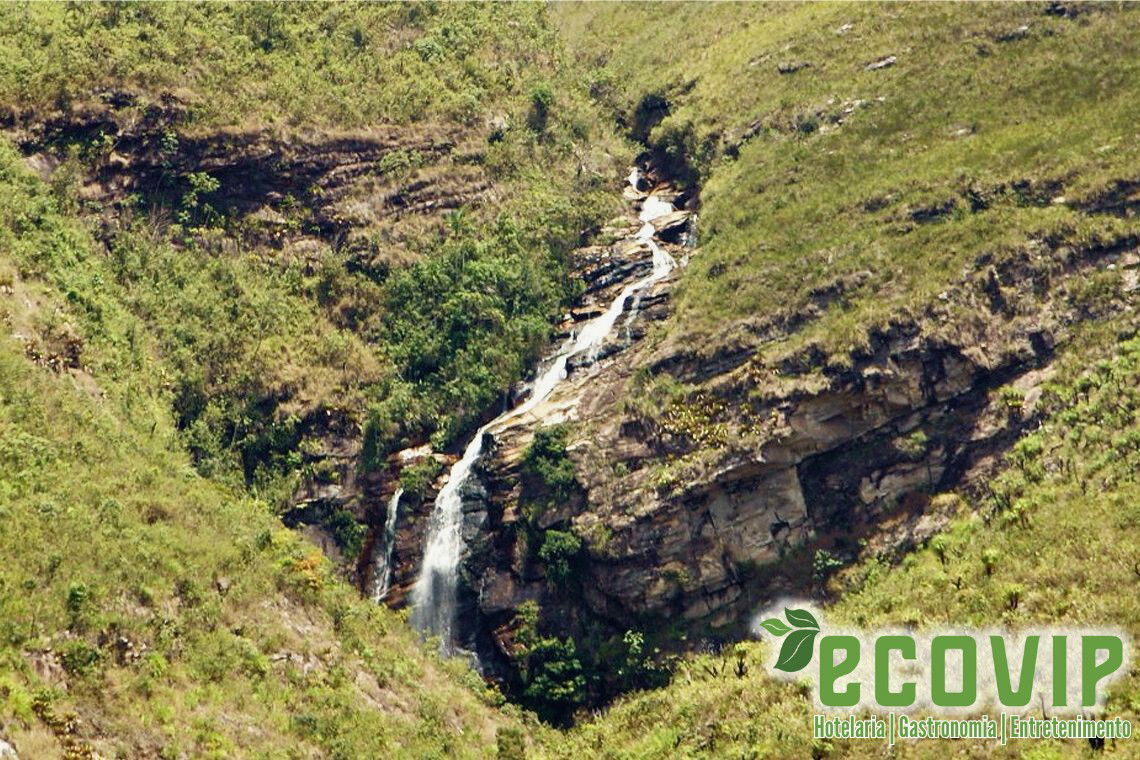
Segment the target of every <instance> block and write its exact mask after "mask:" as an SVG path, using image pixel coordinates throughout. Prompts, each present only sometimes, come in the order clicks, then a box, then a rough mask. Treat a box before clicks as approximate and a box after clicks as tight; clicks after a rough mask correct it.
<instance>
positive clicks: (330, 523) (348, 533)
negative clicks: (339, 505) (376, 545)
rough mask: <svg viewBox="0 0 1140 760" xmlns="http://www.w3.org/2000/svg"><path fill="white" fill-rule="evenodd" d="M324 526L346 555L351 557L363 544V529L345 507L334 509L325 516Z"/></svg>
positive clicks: (354, 555)
mask: <svg viewBox="0 0 1140 760" xmlns="http://www.w3.org/2000/svg"><path fill="white" fill-rule="evenodd" d="M324 527H325V530H327V531H328V532H329V534H330V535H331V536H332V538H333V541H335V542H336V545H337V546H338V547H340V550H341V551H342V552H344V554H345V556H346V557H348V558H350V559H351V558H354V557H356V556H357V555H358V554H360V550H361V549H362V548H363V546H364V534H365V529H364V526H363V525H361V524H360V523H358V522H357V521H356V517H355V516H354V515H353V514H352V513H351V512H349V511H348V510H347V509H338V510H336V511H335V512H333V513H331V514H330V515H329V516H328V517H326V518H325V520H324Z"/></svg>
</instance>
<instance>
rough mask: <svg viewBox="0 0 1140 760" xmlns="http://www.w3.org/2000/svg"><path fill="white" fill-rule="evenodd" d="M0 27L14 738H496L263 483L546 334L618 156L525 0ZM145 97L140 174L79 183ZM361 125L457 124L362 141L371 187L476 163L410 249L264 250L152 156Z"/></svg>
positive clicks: (88, 16) (447, 177) (468, 700)
mask: <svg viewBox="0 0 1140 760" xmlns="http://www.w3.org/2000/svg"><path fill="white" fill-rule="evenodd" d="M0 48H2V54H3V58H4V60H5V62H6V63H9V64H10V65H6V66H5V67H3V69H4V70H3V72H2V73H0V127H2V128H3V129H4V131H5V134H4V136H3V137H0V288H2V289H3V296H2V298H0V313H2V316H3V321H4V330H3V333H4V336H3V338H2V340H0V463H2V467H0V551H2V552H3V556H4V557H5V563H4V567H3V568H0V735H3V736H4V738H6V739H8V740H10V741H12V742H13V743H14V744H15V745H16V746H17V748H18V749H19V750H20V752H21V756H22V757H35V758H39V757H45V758H51V757H63V756H65V755H66V756H68V757H85V756H92V753H97V754H98V755H99V756H101V757H130V758H142V757H338V758H350V757H386V756H408V757H453V756H473V757H478V756H487V755H494V754H495V753H496V751H497V749H496V748H497V742H498V740H497V730H498V729H499V728H503V727H505V728H513V729H515V730H514V732H513V733H512V734H511V736H513V737H515V739H518V738H519V737H521V736H522V734H521V733H520V730H521V727H522V726H523V725H524V721H523V719H522V718H521V717H520V716H519V714H518V713H517V711H514V710H512V709H510V708H506V709H493V705H494V704H496V703H498V702H499V701H500V699H499V697H498V695H497V694H496V693H494V692H489V691H487V690H486V688H485V686H484V685H483V683H482V681H481V680H480V679H478V678H477V677H476V676H474V674H473V673H471V672H470V671H469V669H468V668H467V667H466V665H465V664H463V663H459V662H451V663H442V662H440V661H439V660H438V659H437V658H436V657H435V656H434V655H432V654H430V653H429V651H428V650H426V649H423V648H421V646H420V645H419V644H418V643H417V642H416V641H415V637H414V636H413V635H412V633H411V632H410V630H409V628H408V626H407V624H406V622H405V621H404V620H403V619H402V617H401V616H399V615H396V614H393V613H391V612H389V611H388V610H386V609H378V608H377V607H376V606H375V605H373V604H371V603H369V602H365V601H362V600H360V599H359V595H358V594H357V592H356V591H355V590H353V589H351V588H349V587H348V586H347V585H346V584H345V583H344V582H343V581H342V580H340V579H339V577H338V574H337V572H336V571H335V570H334V569H333V568H332V567H331V566H330V565H329V563H328V562H327V560H325V559H324V558H323V557H322V555H321V554H320V552H319V551H317V550H316V549H314V548H313V547H311V546H309V545H307V544H306V543H304V542H303V541H302V540H301V539H299V538H298V537H297V536H296V535H294V534H293V533H291V532H289V531H287V530H285V529H284V528H282V527H281V524H280V522H279V521H278V520H277V519H276V517H275V516H274V512H275V511H276V510H277V509H278V508H279V507H280V505H281V503H282V500H283V498H284V497H285V496H286V495H287V494H288V493H289V492H290V491H291V489H292V488H293V487H294V485H295V484H296V482H297V481H298V479H300V478H304V477H316V475H315V474H314V473H313V472H311V471H310V470H311V468H312V466H313V465H312V462H311V458H310V456H311V454H312V447H313V445H314V444H315V442H316V439H318V438H319V437H320V436H321V435H324V434H326V433H327V432H328V430H329V428H330V427H336V428H337V429H339V430H345V431H347V433H348V434H349V435H354V436H359V435H360V434H361V428H362V427H363V428H366V429H367V430H368V431H370V432H369V434H368V435H369V438H370V445H371V446H372V453H373V455H374V456H380V455H382V454H383V453H384V451H386V450H387V449H390V448H392V447H394V446H396V445H400V444H401V442H403V441H405V440H407V439H408V438H409V437H411V438H417V439H422V438H424V437H427V436H428V435H431V434H437V440H438V441H439V442H440V443H445V442H447V441H448V440H450V438H452V437H453V436H455V435H458V434H459V433H460V432H461V430H462V429H463V427H464V426H466V425H469V424H470V423H471V421H472V420H473V419H475V418H476V417H477V416H478V415H479V414H480V413H481V411H482V410H483V409H484V408H485V407H486V406H487V405H488V404H489V403H490V402H491V401H492V400H493V399H495V397H496V395H497V394H498V393H499V392H500V391H502V390H503V389H504V388H506V387H507V385H509V383H510V382H512V381H513V380H514V379H516V378H517V377H518V376H519V375H520V374H521V373H522V371H523V370H524V368H525V366H526V364H527V362H528V361H530V360H532V359H533V357H534V356H535V354H536V353H537V352H538V351H539V350H540V348H541V346H542V345H543V343H544V341H545V339H546V334H547V331H548V329H549V328H548V324H549V323H548V321H547V318H548V317H549V316H550V314H551V313H552V312H555V311H556V310H557V309H558V307H559V304H560V302H561V301H562V300H563V299H564V298H565V297H566V296H567V295H568V294H569V293H570V292H571V288H572V286H571V284H570V283H568V282H567V278H566V272H565V266H564V263H563V255H564V253H565V252H566V250H567V249H568V247H570V246H572V245H574V244H576V243H577V241H578V239H579V236H580V235H581V234H582V231H583V230H584V229H587V228H589V227H590V226H591V225H592V224H594V223H595V222H596V220H597V219H599V218H600V217H601V216H602V215H604V213H606V212H608V211H609V208H610V206H611V205H612V204H614V203H615V202H616V194H615V193H614V192H613V190H612V188H611V183H612V182H613V181H614V179H613V178H614V177H616V176H617V173H616V168H615V167H618V166H622V165H624V162H625V160H626V159H627V155H628V149H627V148H626V147H625V146H624V145H623V144H622V143H621V142H620V141H618V140H616V139H615V138H613V136H612V132H611V131H610V130H609V127H608V125H605V123H604V121H603V120H602V119H601V118H600V117H597V116H596V115H594V112H593V111H591V110H590V107H589V105H588V103H587V101H586V98H585V94H584V89H582V88H581V87H580V86H579V84H578V83H577V80H576V78H575V76H574V75H573V73H572V71H571V70H570V69H569V68H568V67H566V66H565V65H564V64H563V63H562V62H561V60H560V53H559V48H558V45H557V40H556V39H555V38H554V36H553V33H552V31H551V30H550V28H549V26H548V25H547V24H546V21H545V18H544V11H543V9H542V8H541V7H539V6H523V5H519V6H473V5H472V6H459V5H435V6H429V5H423V6H394V5H376V4H370V5H356V6H343V5H316V4H314V5H306V6H299V5H298V6H276V5H273V6H271V5H263V6H253V5H245V4H214V5H204V4H202V5H195V6H186V5H173V4H170V5H154V6H132V7H128V6H113V5H94V4H91V5H85V6H74V5H63V4H29V5H9V6H5V7H4V8H0ZM120 92H125V93H127V94H128V95H129V97H123V98H120V97H119V95H118V94H116V93H120ZM169 102H175V103H177V104H180V105H179V106H178V108H175V109H173V113H174V114H175V116H174V117H173V118H171V119H170V120H169V121H164V122H160V123H159V124H158V125H157V126H156V127H154V128H153V130H157V132H156V134H157V135H158V137H159V138H161V140H160V145H161V155H163V156H166V157H167V158H168V159H169V161H170V163H169V168H168V171H169V174H170V175H171V176H170V177H169V183H170V184H169V187H166V186H163V187H161V188H159V190H161V192H158V191H156V192H154V193H153V194H148V193H149V190H148V189H147V188H143V189H141V190H140V192H138V193H136V194H132V195H128V196H126V197H122V196H118V195H116V194H115V190H114V189H113V188H112V189H111V190H110V191H109V192H106V191H104V190H100V189H99V188H96V190H99V191H98V192H92V184H91V181H90V180H91V178H92V177H93V176H99V172H100V171H102V170H104V169H105V168H106V167H107V166H111V165H116V163H118V164H122V163H123V162H127V165H128V169H129V166H130V163H129V162H131V161H136V160H138V158H139V157H138V156H134V155H126V156H125V158H124V154H123V151H126V150H127V148H125V147H123V146H124V145H125V144H126V142H127V140H126V139H125V138H124V137H123V135H128V134H143V136H144V137H147V138H148V139H149V136H150V135H151V133H150V132H142V133H139V132H138V131H137V130H138V129H142V127H139V126H138V125H139V124H140V123H145V122H146V121H147V119H151V118H156V117H155V116H154V114H156V113H157V114H159V117H157V118H160V119H166V118H167V117H166V116H165V114H167V111H166V110H163V109H164V108H166V106H165V105H164V104H167V103H169ZM156 109H157V110H156ZM491 122H494V123H493V124H491ZM92 123H94V124H96V125H97V126H98V127H99V128H98V130H94V131H93V130H92V128H91V127H90V125H91V124H92ZM146 129H152V128H150V127H146ZM131 130H136V131H135V132H131ZM153 130H152V131H153ZM346 130H348V131H347V132H346ZM351 130H357V131H355V132H352V131H351ZM384 130H396V132H395V134H405V132H401V131H400V130H408V132H406V134H412V135H413V136H414V137H416V138H417V139H418V137H419V136H421V135H428V136H429V137H437V136H443V137H444V138H446V139H447V140H452V141H454V142H455V144H456V145H457V147H456V148H455V150H453V151H452V152H451V153H449V154H447V155H446V156H445V157H444V158H442V159H439V158H433V159H431V160H430V161H429V159H428V158H425V157H424V156H420V155H418V154H416V153H415V152H414V151H412V152H408V151H400V150H393V151H391V152H390V153H389V154H388V155H386V156H385V157H384V160H381V161H380V162H379V163H378V165H377V166H374V167H370V168H369V171H373V172H375V175H376V177H377V179H376V180H375V181H376V182H377V183H378V187H379V188H380V189H381V190H383V189H384V188H389V190H390V188H391V186H392V183H394V182H400V183H404V184H407V183H414V182H416V181H418V180H419V179H424V178H426V180H427V181H430V182H434V183H437V184H438V185H439V186H441V187H442V188H443V190H444V191H445V192H446V191H448V190H449V189H450V185H449V182H451V178H452V177H454V176H465V175H464V172H468V173H470V172H471V171H475V169H471V167H472V166H475V167H476V169H477V171H479V172H483V173H485V175H486V176H487V177H489V178H490V182H491V192H490V193H489V194H488V195H487V197H486V198H485V199H484V201H483V202H482V203H481V204H479V205H478V206H476V207H471V208H459V209H457V210H456V211H455V212H454V213H451V214H449V215H442V214H440V215H436V216H434V217H426V218H427V219H428V221H427V222H423V221H417V218H415V217H408V221H406V222H405V221H401V220H397V221H396V222H395V223H394V224H393V225H390V226H389V227H388V228H386V230H387V231H388V232H391V231H392V230H393V229H395V230H396V232H394V233H393V234H396V236H397V237H398V238H399V240H398V243H399V245H400V246H403V247H404V248H406V249H407V251H406V252H407V253H408V254H409V255H407V256H402V257H394V258H393V259H392V260H390V261H387V262H385V265H384V266H382V267H374V268H366V267H360V266H358V265H357V264H358V263H359V258H358V254H359V252H358V251H352V250H348V249H347V247H346V246H343V245H340V244H339V243H338V241H336V240H323V241H321V242H322V245H321V246H320V247H319V248H318V249H317V250H316V252H315V254H313V255H312V256H310V257H308V258H302V257H290V256H286V255H282V253H281V252H280V251H278V250H277V249H274V248H273V247H272V246H269V245H266V244H264V242H259V240H258V239H257V238H256V236H254V237H253V238H250V237H249V236H247V235H246V234H245V233H246V232H247V231H248V228H249V224H250V222H249V220H248V219H246V218H243V217H241V216H240V212H234V213H233V214H232V215H231V214H229V213H228V212H227V211H226V210H225V209H224V208H222V207H221V206H220V205H218V202H217V198H218V197H220V196H221V194H222V193H224V192H225V191H226V190H228V188H220V189H219V188H216V187H214V186H213V183H212V182H211V181H210V180H211V179H212V178H211V177H210V176H209V174H208V172H202V173H198V172H192V173H189V174H182V173H180V172H181V171H183V170H181V169H178V170H176V169H175V168H174V167H179V166H184V165H186V163H185V162H187V161H190V160H191V159H192V158H193V156H192V155H191V151H192V150H193V146H194V145H195V144H196V143H195V141H196V140H202V139H206V138H209V137H211V136H213V137H215V138H217V137H219V136H221V137H222V138H225V137H226V136H234V140H235V143H234V144H235V150H239V149H241V145H242V139H244V138H242V136H243V135H255V136H256V140H254V141H253V143H252V145H253V149H260V148H261V146H263V145H272V144H275V143H273V142H272V141H273V140H279V141H282V142H283V144H286V145H296V146H300V147H299V148H298V150H303V149H305V146H307V145H310V144H317V145H319V144H320V140H322V139H325V138H326V137H328V136H329V135H332V136H333V137H336V136H337V135H340V134H342V133H343V134H350V136H359V135H363V136H364V137H365V138H368V137H371V136H373V135H375V134H381V133H382V134H387V132H384ZM313 134H316V135H317V137H316V138H313V137H312V135H313ZM307 141H308V142H307ZM247 149H248V148H247ZM611 149H612V151H613V152H612V153H609V152H608V151H609V150H611ZM22 153H23V154H26V153H33V154H34V155H32V156H31V157H28V156H27V155H22ZM142 158H146V156H142ZM389 159H390V160H389ZM432 161H434V162H435V163H432ZM611 169H614V171H611ZM393 177H395V178H396V179H392V178H393ZM161 181H163V182H166V181H167V178H163V179H162V180H161ZM384 183H387V184H386V185H385V184H384ZM308 189H312V188H308ZM317 189H318V190H319V188H317ZM378 192H379V190H378ZM274 202H275V203H277V204H278V205H277V208H275V209H274V210H275V212H280V214H281V215H282V216H283V217H285V221H286V224H288V225H289V226H290V229H291V230H293V231H296V230H295V229H294V228H296V229H300V228H302V227H304V225H306V224H309V223H310V222H311V219H309V218H308V217H305V216H304V214H303V213H302V212H300V211H298V212H297V213H296V214H294V209H295V208H296V205H297V204H296V200H295V199H290V198H288V197H286V198H283V199H279V200H278V201H274ZM291 214H294V215H292V216H291ZM401 219H403V218H401ZM401 230H405V231H406V232H401ZM409 230H410V231H409ZM397 233H398V234H397ZM386 245H387V243H386V242H385V241H384V240H379V241H377V242H376V246H378V247H379V248H380V249H383V248H384V247H385V246H386ZM393 245H395V244H393ZM354 256H357V258H354ZM473 367H474V368H475V369H477V370H478V371H474V370H473ZM330 420H331V422H330ZM533 730H534V731H536V732H538V733H541V729H538V728H534V729H533ZM508 743H509V742H508Z"/></svg>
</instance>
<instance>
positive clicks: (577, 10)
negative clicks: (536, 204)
mask: <svg viewBox="0 0 1140 760" xmlns="http://www.w3.org/2000/svg"><path fill="white" fill-rule="evenodd" d="M1072 7H1074V8H1076V11H1077V15H1076V16H1075V17H1074V18H1069V17H1058V16H1054V15H1048V14H1046V13H1045V12H1044V11H1045V8H1046V6H1045V5H1044V4H1033V3H1008V4H989V5H985V6H982V7H975V6H965V5H961V4H952V3H933V4H917V3H913V4H901V5H889V6H880V5H870V4H865V5H850V4H844V3H834V4H823V3H809V4H803V5H793V4H775V5H746V6H725V7H721V8H715V7H714V8H709V7H706V6H703V5H700V4H685V3H678V4H667V5H651V6H650V5H628V6H614V5H607V4H580V5H567V6H559V7H558V9H557V11H558V18H559V20H560V23H561V24H562V26H563V28H564V30H565V34H566V35H567V37H568V38H569V39H571V40H572V41H573V42H572V48H573V49H575V50H576V51H578V53H579V56H580V59H581V60H582V62H583V64H584V65H585V66H587V67H590V68H591V71H592V73H591V74H590V76H591V78H592V80H593V81H594V82H596V83H598V84H596V86H595V92H596V93H598V94H599V96H600V97H601V98H602V100H603V101H604V102H606V103H608V104H610V106H611V107H612V108H614V109H616V110H617V112H619V113H620V114H623V115H624V116H625V118H626V120H627V121H628V122H629V123H631V125H636V123H637V119H636V115H637V112H638V105H639V103H641V102H642V99H643V98H645V96H647V95H658V96H661V97H664V98H666V99H667V100H668V101H669V102H670V104H671V107H670V109H669V112H668V115H667V116H665V117H664V120H663V121H661V122H660V123H659V124H656V125H655V126H653V128H652V130H651V131H650V132H649V134H648V140H649V142H650V143H651V144H654V145H657V146H659V147H660V148H661V149H662V150H663V151H665V152H670V151H671V152H672V153H670V155H676V154H677V152H678V151H683V152H684V154H685V155H686V157H687V159H688V161H689V162H691V163H692V164H694V165H695V166H696V168H697V169H698V170H699V173H700V176H701V177H702V179H703V182H704V184H703V187H702V201H703V204H702V214H701V221H700V235H701V242H702V247H701V256H700V257H699V258H698V259H696V260H695V261H694V264H693V266H692V267H690V268H689V270H688V271H687V272H686V274H685V278H684V282H683V290H682V291H681V294H680V297H679V306H678V312H679V313H678V317H677V318H676V319H675V320H673V322H672V330H673V332H674V333H676V334H677V335H678V339H682V338H681V336H690V335H692V334H694V333H695V334H697V335H701V336H703V335H706V334H707V335H711V336H713V337H714V338H715V337H716V336H719V335H728V336H732V335H733V334H734V333H733V331H732V330H728V331H726V330H724V329H723V324H724V322H725V320H728V321H730V322H733V321H739V322H747V321H748V320H750V319H753V320H754V319H755V317H756V316H757V315H763V316H771V315H776V314H780V313H790V312H793V311H795V310H796V309H798V308H800V307H802V305H803V304H804V303H805V302H806V300H807V296H808V294H809V293H810V292H811V291H812V290H814V289H817V288H819V287H820V286H822V285H826V284H829V283H833V282H839V281H846V282H848V283H850V282H852V279H851V275H853V274H857V273H860V272H864V271H869V272H870V273H871V277H869V278H867V279H865V280H864V281H863V282H862V284H859V285H857V286H855V287H850V286H849V287H848V289H847V292H845V293H844V298H842V299H839V300H838V301H837V303H835V304H833V305H832V306H831V308H830V309H829V310H828V312H827V313H826V314H825V315H824V317H823V318H822V319H820V320H817V321H816V322H815V323H813V324H812V325H811V326H810V327H809V328H808V329H805V330H803V331H801V332H800V333H799V334H798V335H797V336H796V337H794V338H793V339H792V342H791V345H785V346H778V347H771V348H767V349H765V351H766V352H768V353H769V354H771V355H772V356H773V357H776V356H778V355H779V354H781V353H782V352H785V351H789V350H794V349H795V348H796V347H798V346H802V345H804V344H806V343H809V342H818V343H819V344H820V345H821V346H822V347H824V348H825V349H827V350H829V351H830V352H833V354H835V355H836V356H837V358H838V357H841V356H842V354H843V353H845V349H847V348H849V347H851V346H852V345H858V344H859V343H861V342H862V341H863V340H864V335H865V332H866V329H867V327H868V326H870V325H882V324H885V323H886V322H887V321H888V320H889V319H890V317H891V316H893V315H897V314H899V313H900V312H902V311H905V310H908V309H909V310H915V309H917V307H919V306H921V305H922V304H925V303H929V302H930V300H931V299H932V298H934V297H935V296H936V295H937V294H938V293H939V292H941V291H942V290H944V289H945V288H946V287H948V286H949V285H951V284H952V283H953V281H954V280H955V279H956V278H957V277H958V276H959V275H960V273H961V272H962V271H963V269H964V268H966V267H968V266H969V265H970V264H971V262H973V261H974V259H975V258H977V257H978V256H979V255H981V254H987V253H988V254H994V255H996V256H1000V255H1001V253H1002V252H1003V251H1005V250H1009V249H1011V248H1014V247H1017V246H1019V245H1024V244H1025V243H1026V241H1029V240H1042V239H1046V238H1050V237H1055V238H1060V239H1063V240H1066V241H1070V242H1073V243H1075V244H1080V242H1081V241H1084V240H1087V239H1089V238H1090V237H1091V236H1093V235H1094V234H1097V233H1100V234H1104V233H1105V232H1106V231H1107V230H1110V229H1111V230H1113V231H1114V232H1115V231H1118V230H1119V229H1120V228H1121V226H1123V227H1124V228H1126V229H1127V230H1129V231H1135V224H1134V222H1132V221H1128V222H1125V223H1123V225H1122V223H1121V222H1120V221H1119V220H1117V219H1104V218H1103V217H1092V218H1090V216H1089V215H1087V214H1085V213H1084V211H1085V210H1086V208H1087V206H1088V205H1089V204H1094V205H1095V201H1097V200H1100V199H1101V197H1102V196H1103V195H1105V194H1107V193H1109V192H1111V191H1113V190H1115V189H1117V188H1116V185H1115V183H1116V181H1118V180H1127V181H1131V180H1134V179H1135V177H1136V173H1137V171H1138V169H1140V153H1138V150H1140V149H1138V148H1137V146H1138V145H1140V141H1138V140H1137V139H1136V126H1135V125H1136V121H1137V116H1138V112H1137V108H1138V106H1137V103H1138V102H1140V98H1137V86H1138V85H1137V83H1138V82H1140V77H1138V76H1137V68H1136V67H1137V65H1138V63H1137V62H1138V61H1140V55H1138V54H1137V52H1138V51H1137V48H1136V46H1137V36H1136V34H1135V31H1136V28H1137V25H1138V24H1140V21H1138V20H1137V15H1136V11H1135V10H1134V9H1133V8H1131V7H1128V6H1127V5H1123V6H1117V5H1107V4H1106V5H1092V6H1090V5H1083V6H1082V5H1074V6H1072ZM1022 27H1026V28H1025V29H1022ZM888 56H893V57H894V58H895V59H896V60H895V63H894V64H893V65H891V66H888V67H885V68H879V69H873V70H867V68H866V67H867V65H868V64H871V63H874V62H875V61H879V60H882V59H884V58H886V57H888ZM801 64H807V65H806V66H804V67H803V68H799V69H798V70H795V71H793V72H792V73H781V71H780V68H781V67H784V68H785V69H788V68H795V67H796V66H799V65H801ZM648 123H652V122H651V121H650V122H648ZM1127 195H1128V191H1126V192H1124V196H1125V197H1127ZM685 339H688V338H685Z"/></svg>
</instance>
